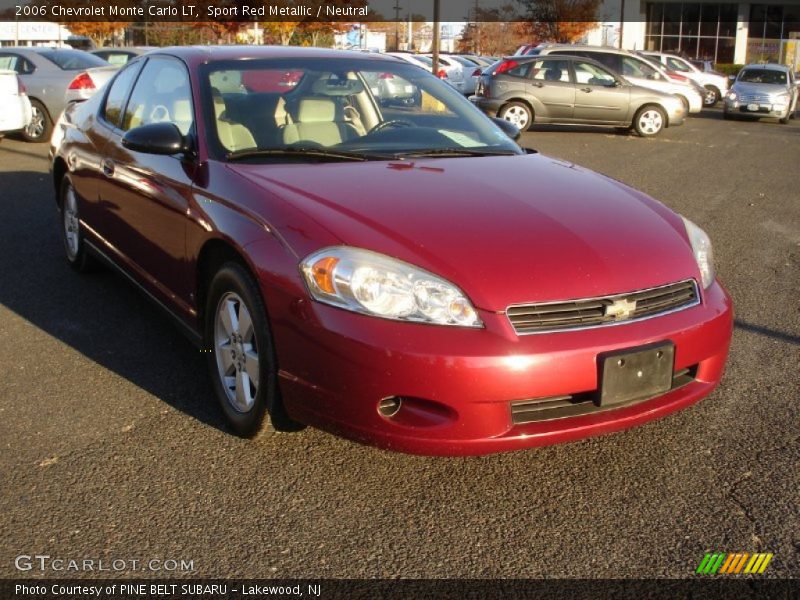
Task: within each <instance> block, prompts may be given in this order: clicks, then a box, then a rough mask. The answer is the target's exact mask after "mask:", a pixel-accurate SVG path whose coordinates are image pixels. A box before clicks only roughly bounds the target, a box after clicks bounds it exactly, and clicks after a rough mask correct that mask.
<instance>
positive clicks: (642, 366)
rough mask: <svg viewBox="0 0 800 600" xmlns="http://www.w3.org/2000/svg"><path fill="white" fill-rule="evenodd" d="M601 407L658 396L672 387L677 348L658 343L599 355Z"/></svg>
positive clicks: (667, 343)
mask: <svg viewBox="0 0 800 600" xmlns="http://www.w3.org/2000/svg"><path fill="white" fill-rule="evenodd" d="M598 365H599V367H600V393H599V394H598V397H597V402H598V404H599V405H600V406H612V405H615V404H623V403H625V402H631V401H633V400H640V399H643V398H648V397H653V396H657V395H659V394H663V393H665V392H667V391H669V390H670V388H671V387H672V373H673V369H674V365H675V345H674V344H673V343H672V342H657V343H655V344H648V345H646V346H638V347H635V348H626V349H624V350H615V351H613V352H606V353H603V354H600V355H598Z"/></svg>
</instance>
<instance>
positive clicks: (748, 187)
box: [0, 110, 800, 578]
mask: <svg viewBox="0 0 800 600" xmlns="http://www.w3.org/2000/svg"><path fill="white" fill-rule="evenodd" d="M522 141H523V144H524V145H526V146H529V147H532V148H536V149H538V150H540V151H542V152H544V153H547V154H549V155H552V156H556V157H559V158H563V159H566V160H570V161H574V162H576V163H578V164H581V165H584V166H587V167H590V168H593V169H596V170H598V171H601V172H603V173H606V174H609V175H611V176H613V177H615V178H617V179H619V180H621V181H624V182H625V183H628V184H630V185H633V186H634V187H637V188H640V189H642V190H643V191H645V192H647V193H649V194H651V195H652V196H654V197H656V198H658V199H659V200H661V201H663V202H664V203H666V204H667V205H669V206H670V207H671V208H673V209H675V210H677V211H679V212H681V213H683V214H684V215H686V216H687V217H689V218H690V219H692V220H693V221H695V222H696V223H698V224H699V225H700V226H702V227H703V228H705V229H706V231H708V233H709V234H710V235H711V238H712V240H713V241H714V243H715V248H714V249H715V253H716V258H717V270H718V274H719V276H720V278H721V279H722V280H723V282H724V283H725V284H726V286H727V287H728V289H729V291H730V292H731V294H732V296H733V299H734V302H735V307H736V327H735V332H734V338H733V345H732V348H731V355H730V359H729V363H728V367H727V372H726V376H725V378H724V380H723V382H722V384H721V386H720V387H719V388H718V390H717V391H716V392H715V393H714V394H713V395H712V396H710V397H709V398H707V399H705V400H704V401H702V402H701V403H699V404H697V405H695V406H693V407H691V408H689V409H687V410H684V411H682V412H679V413H677V414H675V415H672V416H670V417H668V418H666V419H664V420H661V421H657V422H654V423H650V424H648V425H646V426H643V427H639V428H637V429H633V430H629V431H627V432H623V433H618V434H613V435H609V436H605V437H600V438H594V439H590V440H587V441H583V442H578V443H572V444H567V445H560V446H555V447H549V448H540V449H534V450H529V451H522V452H515V453H510V454H501V455H493V456H487V457H479V458H457V459H443V458H425V457H416V456H408V455H402V454H393V453H389V452H385V451H381V450H377V449H373V448H370V447H365V446H361V445H358V444H356V443H352V442H349V441H346V440H342V439H338V438H336V437H333V436H331V435H328V434H326V433H322V432H320V431H317V430H314V429H306V430H305V431H303V432H300V433H296V434H283V435H280V436H278V437H274V438H271V439H268V440H266V441H264V442H258V443H254V442H248V441H242V440H240V439H237V438H235V437H233V436H232V435H231V434H230V433H228V432H227V431H226V429H225V426H224V424H223V420H222V417H221V415H220V413H219V412H218V410H217V408H216V405H215V402H214V400H213V398H212V392H211V389H210V386H209V380H208V378H207V375H206V372H205V363H204V359H203V358H202V356H201V355H200V354H199V353H198V351H197V350H196V349H194V347H193V346H192V345H191V344H190V343H189V342H187V341H185V340H184V338H183V337H182V336H181V334H180V333H179V332H178V331H177V330H176V329H174V328H173V326H172V325H171V324H170V323H169V321H168V320H167V319H166V318H164V317H162V316H161V314H160V313H159V312H158V310H157V309H156V308H154V307H153V306H151V304H149V303H148V302H147V301H146V300H145V299H144V298H143V297H142V296H140V295H139V293H137V292H136V291H135V290H134V289H133V288H132V287H130V286H129V285H128V284H126V283H125V282H124V281H123V280H122V278H121V277H119V276H117V275H115V274H113V273H111V272H103V271H101V272H99V273H96V274H91V275H85V276H82V275H77V274H75V273H74V272H72V271H71V270H70V269H69V268H68V267H67V265H66V263H65V261H64V259H63V257H62V249H61V246H60V240H59V237H58V221H57V216H56V211H55V206H54V202H53V198H52V187H51V184H50V180H49V178H48V174H47V169H48V164H47V159H46V152H47V148H46V145H31V144H25V143H23V142H21V141H18V140H14V139H11V138H7V139H5V140H3V141H2V143H0V208H2V214H3V218H2V220H0V373H2V375H0V445H2V452H0V481H2V482H3V485H2V486H0V539H2V540H3V543H2V544H0V577H14V576H19V575H26V576H46V575H49V576H54V575H56V576H70V575H72V576H74V575H76V573H54V572H52V571H46V572H44V573H42V572H39V571H38V570H32V571H30V572H26V573H20V572H19V571H17V570H16V568H15V566H14V563H15V560H14V559H15V557H16V556H18V555H21V554H47V555H51V556H53V557H62V558H65V559H70V558H74V559H80V560H82V559H84V558H94V559H102V558H105V559H112V558H118V559H143V560H147V559H150V558H160V559H189V560H193V561H194V572H193V573H192V575H195V576H201V577H229V576H230V577H232V576H236V577H397V576H403V577H422V578H427V577H514V578H524V577H580V578H596V577H615V578H616V577H692V576H693V573H694V570H695V569H696V567H697V565H698V563H699V562H700V560H701V559H702V558H703V555H704V553H705V552H708V551H722V552H739V551H741V552H772V553H774V554H775V557H774V559H773V560H772V563H771V564H770V567H769V569H768V570H767V573H766V576H770V577H797V576H798V575H800V568H799V567H798V550H800V522H799V520H798V514H800V513H799V512H798V505H800V494H799V492H798V490H800V485H799V484H800V469H798V465H800V460H799V459H800V444H798V441H800V434H798V431H799V429H798V424H800V376H799V375H798V373H799V372H800V371H799V370H798V369H799V368H800V367H799V365H800V300H798V292H800V177H798V174H800V119H798V120H794V121H791V122H790V124H789V125H780V124H778V123H777V121H774V122H771V121H762V122H727V121H723V120H722V115H721V112H720V111H718V110H711V111H704V112H703V113H702V115H700V116H699V117H695V118H692V119H690V120H689V121H688V123H687V124H686V125H685V126H683V127H679V128H674V129H668V130H666V131H665V132H664V134H663V135H661V136H659V137H658V138H656V139H648V140H645V139H641V138H638V137H636V136H633V135H626V134H620V133H616V132H614V131H608V130H594V129H590V128H581V129H579V130H577V131H575V130H569V129H566V128H562V127H555V126H537V127H536V128H535V130H534V131H533V132H530V133H527V134H525V135H524V137H523V140H522ZM489 175H490V174H489ZM535 186H536V182H535V181H532V182H531V188H532V189H535ZM119 574H120V575H134V574H138V575H141V573H136V572H123V573H119ZM168 574H169V575H181V573H168ZM77 575H83V576H85V575H91V573H83V574H77Z"/></svg>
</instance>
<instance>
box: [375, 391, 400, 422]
mask: <svg viewBox="0 0 800 600" xmlns="http://www.w3.org/2000/svg"><path fill="white" fill-rule="evenodd" d="M402 405H403V401H402V400H400V398H398V397H397V396H389V397H388V398H384V399H383V400H381V401H380V402H378V412H379V413H380V414H381V416H384V417H387V418H391V417H393V416H395V415H396V414H397V413H398V412H400V407H401V406H402Z"/></svg>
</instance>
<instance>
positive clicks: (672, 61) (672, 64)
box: [667, 56, 692, 73]
mask: <svg viewBox="0 0 800 600" xmlns="http://www.w3.org/2000/svg"><path fill="white" fill-rule="evenodd" d="M667 68H668V69H670V70H672V71H677V72H679V73H680V72H683V73H690V72H691V71H692V70H691V69H690V68H689V67H688V66H686V65H685V64H684V63H683V62H682V61H680V60H678V59H676V58H672V57H671V56H668V57H667Z"/></svg>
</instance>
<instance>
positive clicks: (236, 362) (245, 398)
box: [214, 292, 260, 413]
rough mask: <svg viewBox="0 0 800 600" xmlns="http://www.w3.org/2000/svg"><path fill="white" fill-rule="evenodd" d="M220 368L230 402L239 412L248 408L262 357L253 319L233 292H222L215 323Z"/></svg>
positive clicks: (256, 383) (250, 404) (220, 375)
mask: <svg viewBox="0 0 800 600" xmlns="http://www.w3.org/2000/svg"><path fill="white" fill-rule="evenodd" d="M214 342H215V344H214V348H215V352H216V362H217V372H218V374H219V378H220V382H221V383H222V388H223V389H224V391H225V395H226V396H227V398H228V402H229V403H230V405H231V407H233V408H234V409H235V410H236V411H237V412H240V413H246V412H249V411H250V410H251V409H252V408H253V405H254V404H255V399H256V394H257V393H258V386H259V373H260V371H259V357H258V347H257V344H256V337H255V329H254V327H253V319H252V317H251V315H250V311H249V310H248V308H247V306H246V305H245V303H244V302H243V301H242V299H241V297H239V296H238V295H237V294H235V293H234V292H227V293H225V294H223V296H222V297H221V298H220V300H219V303H218V304H217V313H216V319H215V324H214Z"/></svg>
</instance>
